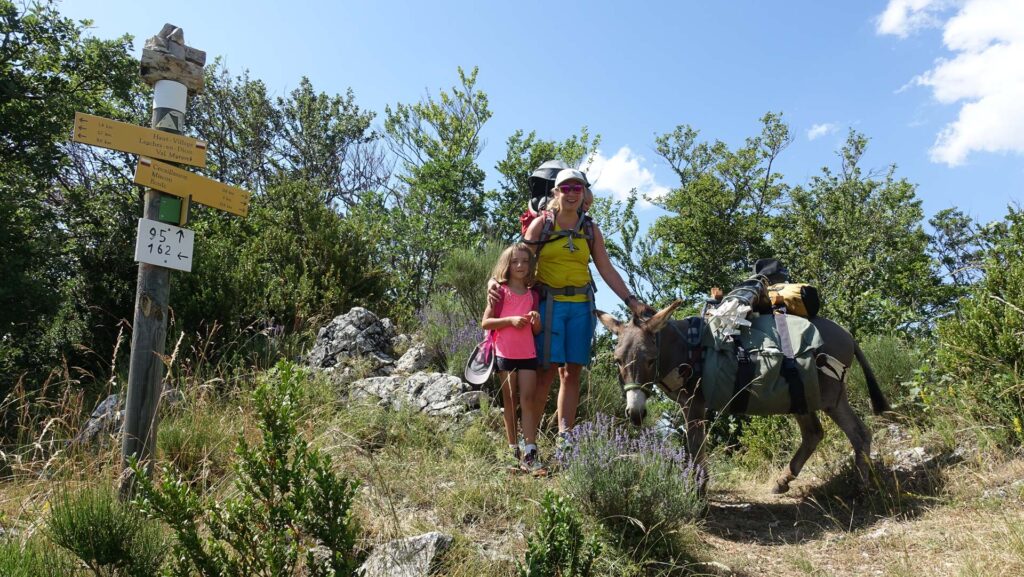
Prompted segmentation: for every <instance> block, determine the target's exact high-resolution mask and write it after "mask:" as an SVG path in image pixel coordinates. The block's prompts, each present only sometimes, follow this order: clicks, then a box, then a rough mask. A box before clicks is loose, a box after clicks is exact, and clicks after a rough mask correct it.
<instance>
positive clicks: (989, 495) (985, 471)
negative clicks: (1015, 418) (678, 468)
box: [702, 459, 1024, 577]
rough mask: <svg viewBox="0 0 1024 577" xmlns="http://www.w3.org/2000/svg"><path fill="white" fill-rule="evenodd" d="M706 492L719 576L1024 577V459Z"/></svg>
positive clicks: (707, 529) (710, 552)
mask: <svg viewBox="0 0 1024 577" xmlns="http://www.w3.org/2000/svg"><path fill="white" fill-rule="evenodd" d="M849 475H850V473H849V472H845V473H841V474H839V475H838V476H834V477H832V478H831V480H825V479H821V478H818V477H815V476H813V475H808V476H806V477H804V476H801V478H800V479H799V480H798V481H797V482H796V483H794V489H793V491H791V492H790V494H787V495H781V496H779V495H773V494H771V493H770V492H769V491H768V484H767V483H762V484H761V485H753V484H746V485H743V486H740V487H733V488H731V489H729V490H717V491H716V490H712V493H711V495H710V507H709V511H708V515H707V518H706V521H705V524H704V526H703V529H702V537H703V539H704V542H705V544H706V545H707V547H708V549H707V550H706V551H705V554H706V555H707V556H708V557H709V558H711V559H713V560H714V561H716V562H717V564H721V565H724V566H725V567H728V568H729V570H728V571H726V570H724V568H720V570H719V571H718V574H720V575H735V576H739V577H748V576H750V577H752V576H761V575H766V576H767V575H770V576H789V575H801V576H807V575H816V576H817V575H820V576H826V575H828V576H831V575H836V576H847V575H850V576H862V575H871V576H876V575H884V576H887V575H892V576H901V577H902V576H907V577H910V576H915V577H916V576H929V577H931V576H935V577H938V576H954V575H979V576H988V575H993V576H1007V577H1009V576H1011V575H1012V576H1015V577H1019V576H1020V575H1024V482H1022V481H1021V479H1024V459H1016V460H1012V461H1007V462H1003V463H999V464H996V465H987V464H985V465H982V466H981V467H979V466H977V465H976V464H972V465H965V464H949V465H947V466H944V467H931V468H929V469H924V468H922V469H919V470H907V471H894V470H892V469H890V470H888V471H886V472H884V473H883V475H881V477H882V479H880V480H878V481H876V483H875V488H874V489H872V490H869V491H867V492H866V493H862V492H860V491H858V490H856V489H854V488H853V486H852V485H851V484H850V481H851V479H850V478H849Z"/></svg>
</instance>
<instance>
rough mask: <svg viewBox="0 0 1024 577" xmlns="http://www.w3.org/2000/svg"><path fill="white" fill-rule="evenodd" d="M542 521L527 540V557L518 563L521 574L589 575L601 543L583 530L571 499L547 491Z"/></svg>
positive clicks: (544, 576)
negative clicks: (570, 502) (521, 562)
mask: <svg viewBox="0 0 1024 577" xmlns="http://www.w3.org/2000/svg"><path fill="white" fill-rule="evenodd" d="M541 508H542V509H543V511H542V512H541V518H540V522H539V523H538V524H537V527H536V528H535V529H534V531H533V534H532V535H530V536H529V537H528V538H527V539H526V541H527V546H526V558H525V560H524V563H523V564H519V563H518V562H517V563H516V569H517V570H518V572H519V577H559V576H560V577H587V576H589V575H590V574H591V571H590V570H591V567H592V566H593V565H594V559H595V558H596V557H597V554H598V553H600V551H601V545H600V544H599V543H598V542H597V539H596V538H594V536H592V535H591V536H588V535H586V534H585V533H584V531H583V523H582V522H581V520H580V518H579V514H578V513H577V512H576V511H575V510H574V509H573V508H572V505H570V504H569V501H568V500H567V499H565V497H562V496H560V495H558V494H556V493H554V492H552V491H547V492H546V493H544V500H543V501H542V502H541Z"/></svg>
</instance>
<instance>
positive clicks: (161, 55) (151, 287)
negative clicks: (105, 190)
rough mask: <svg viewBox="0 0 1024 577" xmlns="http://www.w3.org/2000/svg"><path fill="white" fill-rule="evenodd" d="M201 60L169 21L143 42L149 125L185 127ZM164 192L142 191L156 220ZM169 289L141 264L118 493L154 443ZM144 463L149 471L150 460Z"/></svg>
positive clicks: (164, 273) (162, 277)
mask: <svg viewBox="0 0 1024 577" xmlns="http://www.w3.org/2000/svg"><path fill="white" fill-rule="evenodd" d="M205 63H206V53H204V52H202V51H200V50H196V49H194V48H190V47H187V46H185V39H184V33H183V32H182V30H181V28H178V27H177V26H174V25H172V24H165V25H164V27H163V29H162V30H161V31H160V33H159V34H158V35H156V36H154V37H152V38H150V39H149V40H147V41H146V46H145V48H144V49H143V51H142V61H141V67H140V73H141V75H142V78H143V80H145V81H146V82H147V83H148V84H150V85H151V86H153V116H152V121H151V126H152V127H153V128H155V129H157V130H162V131H165V132H171V133H174V134H181V133H182V132H184V130H185V104H186V102H187V100H188V94H189V92H191V93H193V94H195V93H198V92H201V91H202V87H203V65H204V64H205ZM162 196H164V195H163V194H161V193H160V192H158V191H156V190H153V189H147V190H146V196H145V205H144V207H143V217H145V218H148V219H150V220H160V218H159V216H160V199H161V197H162ZM187 211H188V203H187V199H186V200H184V201H183V202H182V215H181V219H180V222H181V224H184V220H185V217H186V215H187ZM170 292H171V287H170V269H167V268H163V267H159V266H155V265H151V264H146V263H141V262H140V263H139V280H138V287H137V289H136V292H135V317H134V322H133V323H132V349H131V360H130V365H129V368H128V395H127V399H126V400H125V412H124V442H123V445H122V448H121V457H122V461H123V464H124V465H125V472H124V474H123V475H122V479H121V488H120V490H121V496H122V498H130V497H131V496H132V494H133V493H134V488H135V482H134V478H133V475H132V473H131V471H130V470H129V469H128V468H127V464H128V462H129V460H130V459H132V458H135V459H137V460H138V461H139V462H142V463H148V461H149V460H150V459H151V457H152V456H153V451H154V447H155V444H156V431H157V405H158V404H159V401H160V394H161V392H162V386H163V374H164V365H163V356H164V350H165V348H166V340H167V312H168V304H169V301H170ZM146 466H147V470H148V464H147V465H146Z"/></svg>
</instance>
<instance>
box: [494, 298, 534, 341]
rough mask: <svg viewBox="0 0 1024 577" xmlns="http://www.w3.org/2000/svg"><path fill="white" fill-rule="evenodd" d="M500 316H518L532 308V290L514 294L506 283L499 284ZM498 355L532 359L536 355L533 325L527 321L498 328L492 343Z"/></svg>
mask: <svg viewBox="0 0 1024 577" xmlns="http://www.w3.org/2000/svg"><path fill="white" fill-rule="evenodd" d="M501 292H502V304H501V315H500V316H502V317H518V316H522V315H525V314H526V313H528V312H530V311H532V310H534V307H533V291H529V290H528V291H526V293H525V294H521V295H519V294H516V293H514V292H512V290H511V289H509V288H508V286H507V285H501ZM494 347H495V350H496V351H497V354H498V356H499V357H503V358H506V359H532V358H534V357H536V356H537V347H536V345H534V341H533V327H531V326H530V324H529V323H526V324H524V325H523V326H521V327H518V328H516V327H513V326H511V325H509V326H507V327H502V328H500V329H498V334H497V339H496V340H495V343H494Z"/></svg>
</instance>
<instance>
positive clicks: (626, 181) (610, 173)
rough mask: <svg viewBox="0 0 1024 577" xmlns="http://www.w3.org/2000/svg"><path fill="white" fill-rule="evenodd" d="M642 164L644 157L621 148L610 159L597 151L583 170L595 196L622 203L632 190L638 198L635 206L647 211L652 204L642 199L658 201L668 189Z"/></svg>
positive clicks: (645, 162)
mask: <svg viewBox="0 0 1024 577" xmlns="http://www.w3.org/2000/svg"><path fill="white" fill-rule="evenodd" d="M645 164H647V160H646V159H645V158H644V157H642V156H640V155H639V154H637V153H635V152H633V151H632V150H631V149H630V148H629V147H628V146H623V147H621V148H619V150H618V151H617V152H616V153H615V154H613V155H612V156H605V155H604V154H603V153H602V151H600V150H598V151H597V153H596V154H594V160H593V162H592V163H591V164H590V166H589V167H585V169H586V172H587V180H589V181H590V183H591V185H592V187H593V189H594V193H595V194H598V195H606V196H610V197H612V199H613V200H626V198H628V197H629V192H630V191H631V190H633V189H634V188H635V189H636V190H637V192H638V193H639V196H640V200H639V201H638V202H637V206H638V207H639V208H649V207H651V206H652V205H651V203H650V202H647V201H646V200H644V197H647V198H661V197H663V196H665V195H666V194H668V192H669V187H667V186H664V185H661V184H659V183H658V182H657V180H656V179H655V177H654V173H653V172H651V170H650V169H649V168H646V167H645V166H644V165H645Z"/></svg>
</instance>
